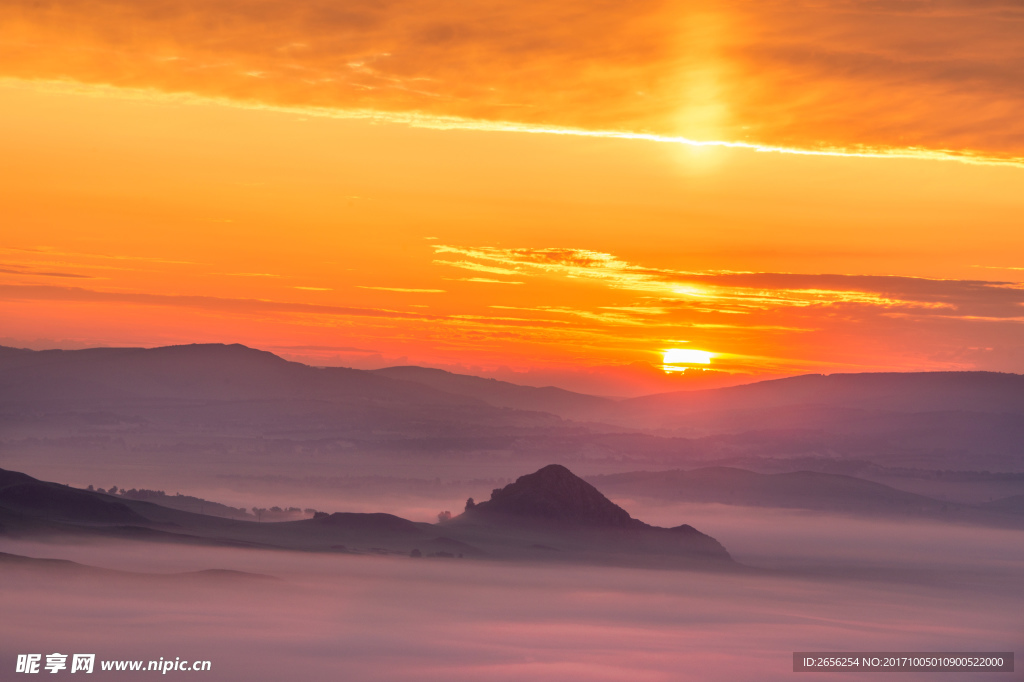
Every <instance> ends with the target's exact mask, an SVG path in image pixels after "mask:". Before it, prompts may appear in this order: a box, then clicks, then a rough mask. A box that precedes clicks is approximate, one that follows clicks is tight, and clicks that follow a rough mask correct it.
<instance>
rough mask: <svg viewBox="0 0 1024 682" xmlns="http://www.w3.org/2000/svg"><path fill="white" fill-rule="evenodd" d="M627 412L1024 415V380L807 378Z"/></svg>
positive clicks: (648, 399) (648, 402)
mask: <svg viewBox="0 0 1024 682" xmlns="http://www.w3.org/2000/svg"><path fill="white" fill-rule="evenodd" d="M620 405H621V407H622V408H623V409H624V410H626V411H631V412H636V411H643V410H647V411H650V410H657V411H662V410H666V409H672V410H681V411H704V410H717V409H730V410H743V409H757V408H771V407H782V406H786V405H829V406H833V407H846V408H855V409H869V410H893V411H899V412H934V411H956V410H965V411H970V412H993V413H997V414H1003V413H1021V412H1024V375H1020V374H1011V373H1004V372H866V373H859V374H827V375H826V374H805V375H802V376H796V377H786V378H784V379H773V380H770V381H759V382H756V383H752V384H744V385H742V386H731V387H728V388H716V389H709V390H702V391H673V392H670V393H659V394H654V395H649V396H642V397H639V398H632V399H629V400H624V401H622V402H621V403H620Z"/></svg>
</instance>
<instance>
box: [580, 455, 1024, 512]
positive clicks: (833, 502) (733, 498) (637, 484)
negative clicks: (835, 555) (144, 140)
mask: <svg viewBox="0 0 1024 682" xmlns="http://www.w3.org/2000/svg"><path fill="white" fill-rule="evenodd" d="M590 480H591V481H593V482H594V483H595V484H597V485H600V486H601V487H602V488H603V489H605V490H607V491H609V493H611V494H613V495H622V496H629V497H652V498H657V499H663V500H676V501H680V502H700V503H718V504H729V505H739V506H750V507H775V508H783V509H810V510H815V511H824V512H835V513H843V514H855V515H867V516H898V517H916V518H922V517H924V518H934V519H938V520H943V521H957V522H964V523H976V524H983V525H992V526H999V527H1020V526H1021V524H1020V523H1019V522H1018V521H1017V520H1016V519H1014V518H1012V517H1008V516H1006V515H1005V514H1004V513H1001V512H1006V511H1013V507H1014V498H1007V499H1006V500H997V501H996V502H993V503H988V504H982V505H969V504H961V503H956V502H949V501H947V500H938V499H934V498H931V497H927V496H925V495H918V494H914V493H910V492H905V491H903V490H897V489H896V488H893V487H890V486H887V485H883V484H881V483H876V482H873V481H866V480H864V479H860V478H856V477H854V476H846V475H842V474H826V473H820V472H815V471H795V472H789V473H780V474H761V473H756V472H753V471H747V470H744V469H736V468H732V467H706V468H701V469H693V470H690V471H682V470H673V471H636V472H631V473H625V474H610V475H604V476H591V477H590ZM1017 497H1018V498H1020V499H1024V496H1017Z"/></svg>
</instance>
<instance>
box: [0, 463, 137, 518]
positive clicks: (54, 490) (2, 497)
mask: <svg viewBox="0 0 1024 682" xmlns="http://www.w3.org/2000/svg"><path fill="white" fill-rule="evenodd" d="M0 507H3V508H5V509H7V510H10V511H12V512H18V513H22V514H27V515H30V516H36V517H42V518H44V519H47V520H68V521H74V522H75V523H80V524H83V523H99V524H125V523H145V522H146V519H145V518H144V517H142V516H141V515H139V514H137V513H136V512H134V511H133V510H132V509H131V508H130V507H128V505H126V504H124V503H123V502H120V501H119V500H117V499H115V498H113V497H110V496H109V495H101V494H99V493H92V492H89V491H85V490H78V489H76V488H71V487H68V486H64V485H60V484H58V483H46V482H43V481H38V480H36V479H34V478H32V477H31V476H27V475H25V474H22V473H18V472H14V471H6V470H4V469H0Z"/></svg>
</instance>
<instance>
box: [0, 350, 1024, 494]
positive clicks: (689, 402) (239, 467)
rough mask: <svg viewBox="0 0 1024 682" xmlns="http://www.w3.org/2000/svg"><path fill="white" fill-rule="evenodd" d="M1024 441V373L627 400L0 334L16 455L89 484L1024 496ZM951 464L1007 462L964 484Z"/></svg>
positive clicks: (401, 372)
mask: <svg viewBox="0 0 1024 682" xmlns="http://www.w3.org/2000/svg"><path fill="white" fill-rule="evenodd" d="M1022 451H1024V376H1020V375H1016V374H1000V373H992V372H926V373H905V374H894V373H882V374H834V375H827V376H826V375H806V376H799V377H792V378H787V379H779V380H774V381H765V382H759V383H753V384H747V385H741V386H734V387H730V388H721V389H711V390H695V391H686V392H674V393H667V394H660V395H653V396H645V397H640V398H632V399H626V400H614V399H610V398H605V397H599V396H589V395H584V394H580V393H573V392H571V391H566V390H563V389H559V388H555V387H544V388H537V387H531V386H519V385H515V384H510V383H507V382H501V381H496V380H493V379H483V378H480V377H473V376H468V375H459V374H453V373H450V372H445V371H442V370H436V369H430V368H423V367H391V368H386V369H380V370H355V369H345V368H317V367H310V366H307V365H303V364H301V363H296V362H289V361H286V360H283V359H281V358H279V357H277V356H275V355H273V354H271V353H268V352H264V351H259V350H255V349H251V348H247V347H244V346H240V345H237V344H236V345H222V344H196V345H186V346H169V347H163V348H150V349H145V348H94V349H85V350H73V351H60V350H48V351H32V350H24V349H14V348H6V347H0V464H3V465H4V466H7V467H10V468H15V469H21V470H30V471H32V472H33V473H36V474H41V475H46V476H49V477H51V478H56V477H58V476H59V477H60V478H61V479H63V480H71V481H76V482H83V483H84V482H100V481H99V480H97V476H98V475H100V474H99V473H98V472H103V471H109V470H118V471H128V472H132V471H134V472H137V475H138V477H146V478H145V480H139V478H136V480H132V481H130V482H131V483H132V484H133V485H138V486H143V485H150V486H152V485H163V484H164V482H165V481H171V483H166V485H167V486H168V487H169V486H171V485H172V484H177V483H179V482H180V483H181V484H182V485H184V483H186V482H188V483H189V484H190V487H192V488H195V481H196V480H197V479H198V480H201V481H216V480H221V479H223V478H224V477H229V476H233V475H237V474H239V473H240V472H245V473H246V475H250V476H265V477H268V479H270V478H274V477H276V479H282V480H283V479H286V478H287V476H284V477H282V467H284V469H285V470H287V471H289V472H295V471H302V472H304V476H306V477H314V478H315V477H331V476H338V475H340V474H342V473H344V474H352V473H358V474H365V475H372V476H385V477H386V476H396V475H400V476H402V477H405V478H415V477H416V476H421V477H433V476H436V475H437V472H438V471H439V470H444V471H452V472H455V471H457V472H459V475H460V476H464V477H467V478H474V477H476V478H487V477H499V478H500V477H503V476H509V475H514V474H515V473H516V472H519V471H522V470H523V469H524V468H528V467H539V466H542V465H543V464H545V463H547V462H550V461H555V460H557V461H562V462H565V463H566V464H567V465H570V466H572V467H573V468H574V469H575V470H577V471H579V472H580V473H581V474H583V475H585V476H595V475H610V474H615V473H624V472H629V471H638V470H647V471H659V470H667V469H695V468H706V467H712V466H726V467H732V468H742V469H747V470H750V471H754V472H759V473H764V474H769V473H793V472H796V471H816V472H819V473H830V474H845V475H852V476H858V477H861V478H866V479H870V480H872V481H874V482H877V483H883V484H886V485H890V486H894V487H899V488H908V489H910V488H912V489H913V492H916V493H919V494H923V495H926V496H933V497H943V496H946V497H948V499H949V501H951V502H956V501H960V502H964V501H968V497H971V499H972V500H983V501H988V500H990V499H991V500H995V499H997V498H1005V497H1008V496H1012V495H1015V494H1024V486H1021V485H1020V483H1019V482H1018V481H1016V480H1015V479H1012V478H1006V477H1007V476H1012V475H1014V474H1017V473H1021V472H1022V471H1024V465H1022V460H1021V453H1022ZM439 467H440V469H439ZM937 472H976V473H979V474H980V473H984V472H989V474H990V475H991V476H993V477H995V478H993V480H992V481H991V482H990V483H979V482H978V480H974V481H973V482H972V483H971V484H970V485H964V486H960V487H959V488H958V487H957V486H956V485H954V484H953V483H952V482H951V481H952V479H950V478H946V479H943V480H942V481H938V480H937V478H936V473H937ZM186 474H187V475H188V476H189V478H188V479H187V480H186V479H185V476H186ZM999 477H1002V478H999ZM979 480H980V479H979ZM286 484H287V482H286V481H283V482H282V483H281V485H286ZM293 492H294V491H293ZM961 492H962V493H963V494H961ZM968 492H969V495H968Z"/></svg>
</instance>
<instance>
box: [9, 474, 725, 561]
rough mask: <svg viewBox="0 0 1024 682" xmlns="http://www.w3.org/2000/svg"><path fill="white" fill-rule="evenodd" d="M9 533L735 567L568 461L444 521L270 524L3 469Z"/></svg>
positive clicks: (375, 518) (340, 518)
mask: <svg viewBox="0 0 1024 682" xmlns="http://www.w3.org/2000/svg"><path fill="white" fill-rule="evenodd" d="M0 536H6V537H12V538H40V537H53V536H57V537H63V536H72V537H77V538H79V539H83V538H118V539H122V540H136V541H148V542H176V543H186V544H200V545H218V546H229V547H240V548H244V547H248V548H263V549H283V550H296V551H319V552H344V553H350V554H398V555H407V556H410V557H440V558H457V557H461V558H491V559H504V560H523V559H526V560H531V561H568V562H574V563H599V564H612V565H630V566H657V567H676V568H695V567H697V568H713V569H727V568H732V567H733V565H734V562H733V561H732V559H731V557H730V556H729V554H728V552H727V551H726V550H725V548H723V547H722V546H721V544H719V543H718V541H716V540H715V539H714V538H711V537H710V536H707V535H705V534H703V533H701V532H699V531H697V530H696V529H694V528H692V527H691V526H688V525H681V526H678V527H675V528H658V527H654V526H650V525H648V524H645V523H642V522H640V521H638V520H636V519H633V518H632V517H630V515H629V513H628V512H626V511H625V510H624V509H622V508H620V507H618V506H617V505H615V504H614V503H613V502H611V501H610V500H608V499H607V498H606V497H604V495H602V494H601V493H600V492H599V491H598V490H597V489H596V488H594V487H593V486H592V485H590V484H589V483H587V482H586V481H583V480H582V479H580V478H578V477H577V476H575V475H574V474H573V473H572V472H571V471H569V470H568V469H567V468H565V467H563V466H559V465H550V466H547V467H544V468H542V469H540V470H539V471H537V472H535V473H533V474H529V475H526V476H522V477H520V478H519V479H517V480H516V481H515V482H514V483H510V484H509V485H507V486H505V487H504V488H501V489H499V490H495V491H493V493H492V495H491V498H490V499H489V500H487V501H485V502H481V503H480V504H470V503H467V508H466V511H465V512H464V513H463V514H461V515H459V516H456V517H455V518H453V519H446V520H442V521H439V522H438V523H436V524H429V523H416V522H413V521H409V520H407V519H403V518H401V517H398V516H394V515H392V514H380V513H370V514H361V513H343V512H338V513H334V514H327V513H318V514H317V515H316V516H315V517H314V518H312V519H306V520H301V521H285V522H280V523H259V522H256V521H240V520H233V519H225V518H221V517H214V516H207V515H203V514H195V513H191V512H185V511H181V510H177V509H170V508H167V507H162V506H160V505H156V504H153V503H150V502H144V501H138V500H130V499H122V498H118V497H116V496H112V495H108V494H105V493H99V492H95V491H88V490H79V489H75V488H71V487H68V486H64V485H61V484H58V483H52V482H46V481H40V480H37V479H35V478H32V477H31V476H27V475H25V474H23V473H20V472H14V471H7V470H3V469H0Z"/></svg>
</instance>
